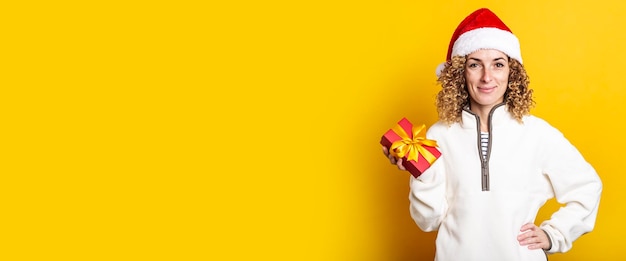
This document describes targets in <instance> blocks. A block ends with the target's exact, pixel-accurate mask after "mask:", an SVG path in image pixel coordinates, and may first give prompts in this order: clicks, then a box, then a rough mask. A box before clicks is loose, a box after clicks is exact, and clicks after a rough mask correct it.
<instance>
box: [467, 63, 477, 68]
mask: <svg viewBox="0 0 626 261" xmlns="http://www.w3.org/2000/svg"><path fill="white" fill-rule="evenodd" d="M467 67H468V68H478V63H470V64H469V65H467Z"/></svg>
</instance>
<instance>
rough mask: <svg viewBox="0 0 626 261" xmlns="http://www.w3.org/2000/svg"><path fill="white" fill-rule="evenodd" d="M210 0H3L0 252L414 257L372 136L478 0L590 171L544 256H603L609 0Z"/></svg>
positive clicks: (617, 226)
mask: <svg viewBox="0 0 626 261" xmlns="http://www.w3.org/2000/svg"><path fill="white" fill-rule="evenodd" d="M221 2H228V1H184V0H183V1H169V2H168V1H142V2H139V1H113V2H112V1H95V2H94V1H75V2H71V1H58V2H57V1H46V2H44V1H42V2H37V1H23V2H19V3H14V4H3V5H2V8H1V9H0V10H1V11H0V12H1V15H0V17H1V18H0V21H1V24H2V26H1V27H0V28H2V34H1V35H2V36H1V39H2V44H1V45H2V47H3V48H2V51H1V53H2V57H1V58H0V60H1V61H2V64H3V66H2V67H3V68H2V71H1V72H0V75H1V77H0V81H1V87H0V88H1V90H2V92H1V93H0V109H1V110H0V111H1V112H0V115H1V118H0V124H1V125H0V126H1V129H2V131H1V133H2V136H1V140H0V148H1V149H2V157H1V158H0V177H1V180H0V198H1V199H0V202H1V204H0V213H1V216H2V222H0V224H1V225H0V238H1V239H2V242H1V244H0V260H432V257H433V255H434V239H435V235H434V234H433V233H423V232H421V231H420V230H419V229H418V228H417V226H416V225H415V224H414V223H413V221H412V220H411V218H410V217H409V213H408V200H407V195H408V174H407V173H406V172H401V171H398V170H397V169H395V168H394V167H393V166H391V165H390V164H389V163H388V161H387V160H386V159H385V158H384V157H383V155H382V153H381V151H380V145H379V144H378V142H379V139H380V136H381V135H382V134H383V133H384V132H385V131H386V130H387V129H388V128H390V127H391V126H392V124H394V123H395V122H396V121H397V120H399V119H400V118H401V117H407V118H409V119H411V120H412V121H413V122H422V123H425V124H427V125H430V124H432V123H434V121H435V120H436V112H435V108H434V95H435V94H436V93H437V90H438V87H437V86H436V83H435V75H434V71H435V67H436V66H437V65H438V64H439V63H440V62H443V60H444V58H445V54H446V50H447V49H446V48H447V46H448V43H449V39H450V36H451V34H452V32H453V31H454V29H455V27H456V25H457V24H458V23H459V22H460V21H461V20H462V19H463V18H464V17H465V16H466V15H467V14H469V13H470V12H472V11H473V10H475V9H477V8H479V7H489V8H491V9H492V10H493V11H494V12H495V13H496V14H498V15H499V16H500V17H501V18H502V19H503V20H504V21H505V23H507V25H508V26H509V27H510V28H511V29H512V30H513V32H514V33H515V34H516V35H517V36H518V37H519V39H520V41H521V46H522V55H523V58H524V63H525V66H526V68H527V70H528V73H529V75H530V79H531V87H533V88H534V90H535V97H536V101H537V107H536V109H535V110H534V111H533V113H534V114H535V115H537V116H539V117H542V118H544V119H546V120H548V121H549V122H550V123H552V124H553V125H554V126H556V127H557V128H559V129H560V130H561V131H562V132H563V133H564V134H565V135H566V137H567V138H569V139H570V141H571V142H572V143H574V144H575V145H576V146H577V148H578V149H579V150H580V151H581V152H582V153H583V155H584V156H585V157H586V158H587V160H588V161H590V162H591V163H592V164H593V166H594V167H595V168H596V169H597V171H598V173H599V174H600V176H601V178H602V180H603V182H604V193H603V198H602V201H601V206H600V211H599V215H598V219H597V224H596V228H595V230H594V231H593V232H592V233H590V234H587V235H585V236H583V237H582V238H580V239H579V240H578V241H576V242H575V243H574V247H573V249H572V250H571V251H570V252H568V253H566V254H557V255H553V256H551V258H550V259H551V260H616V259H619V258H620V257H621V256H622V255H623V252H622V251H623V247H622V246H621V242H623V240H622V238H621V235H624V234H626V228H625V226H626V223H625V222H624V221H623V220H624V218H623V214H624V210H623V208H622V199H624V197H625V193H626V190H624V189H622V188H623V187H624V186H625V185H626V178H624V175H623V164H622V163H624V160H623V159H622V155H623V148H624V147H626V146H625V145H626V144H625V141H624V139H623V136H622V133H624V131H625V130H624V127H623V124H622V118H623V115H624V114H625V113H626V109H625V108H624V106H623V103H624V101H625V96H626V88H625V87H624V77H623V74H624V71H623V66H622V61H624V60H626V59H625V58H626V57H625V56H626V53H625V52H624V51H623V49H624V47H623V46H626V38H625V36H624V33H623V28H624V27H625V26H626V5H624V4H623V3H621V2H620V1H593V2H589V3H583V2H582V1H538V0H528V1H517V2H510V3H509V2H506V3H505V2H504V1H307V2H301V1H249V2H248V1H237V2H228V3H221ZM470 2H471V3H470ZM557 207H558V206H557V205H556V204H555V203H550V204H548V206H547V207H546V208H545V210H543V211H542V212H541V213H540V217H539V220H542V219H545V218H546V217H548V216H549V213H550V211H553V210H555V209H556V208H557ZM485 251H489V249H485Z"/></svg>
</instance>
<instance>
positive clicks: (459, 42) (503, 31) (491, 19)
mask: <svg viewBox="0 0 626 261" xmlns="http://www.w3.org/2000/svg"><path fill="white" fill-rule="evenodd" d="M480 49H495V50H498V51H501V52H503V53H505V54H506V55H508V56H509V57H510V58H513V59H515V60H518V61H519V62H520V63H522V54H521V51H520V45H519V40H517V37H515V35H513V33H512V32H511V29H509V27H507V26H506V25H505V24H504V22H502V20H500V18H498V16H496V14H494V13H493V12H491V10H489V9H487V8H481V9H478V10H476V11H474V12H473V13H471V14H470V15H469V16H467V17H466V18H465V19H464V20H463V21H462V22H461V23H460V24H459V26H457V28H456V30H455V31H454V34H452V39H451V40H450V45H449V46H448V55H447V56H446V61H450V59H451V58H452V57H454V56H465V55H468V54H470V53H473V52H475V51H478V50H480ZM444 65H445V63H442V64H440V65H439V66H438V67H437V72H436V73H437V76H439V75H440V74H441V71H442V70H443V68H444Z"/></svg>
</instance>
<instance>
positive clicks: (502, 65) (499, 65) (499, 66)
mask: <svg viewBox="0 0 626 261" xmlns="http://www.w3.org/2000/svg"><path fill="white" fill-rule="evenodd" d="M496 67H497V68H502V67H504V64H503V63H496Z"/></svg>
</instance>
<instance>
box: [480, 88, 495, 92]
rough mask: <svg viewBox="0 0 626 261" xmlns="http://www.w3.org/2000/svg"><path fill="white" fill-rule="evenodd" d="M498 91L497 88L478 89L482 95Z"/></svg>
mask: <svg viewBox="0 0 626 261" xmlns="http://www.w3.org/2000/svg"><path fill="white" fill-rule="evenodd" d="M495 89H496V87H478V91H480V92H482V93H491V92H493V91H494V90H495Z"/></svg>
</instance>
